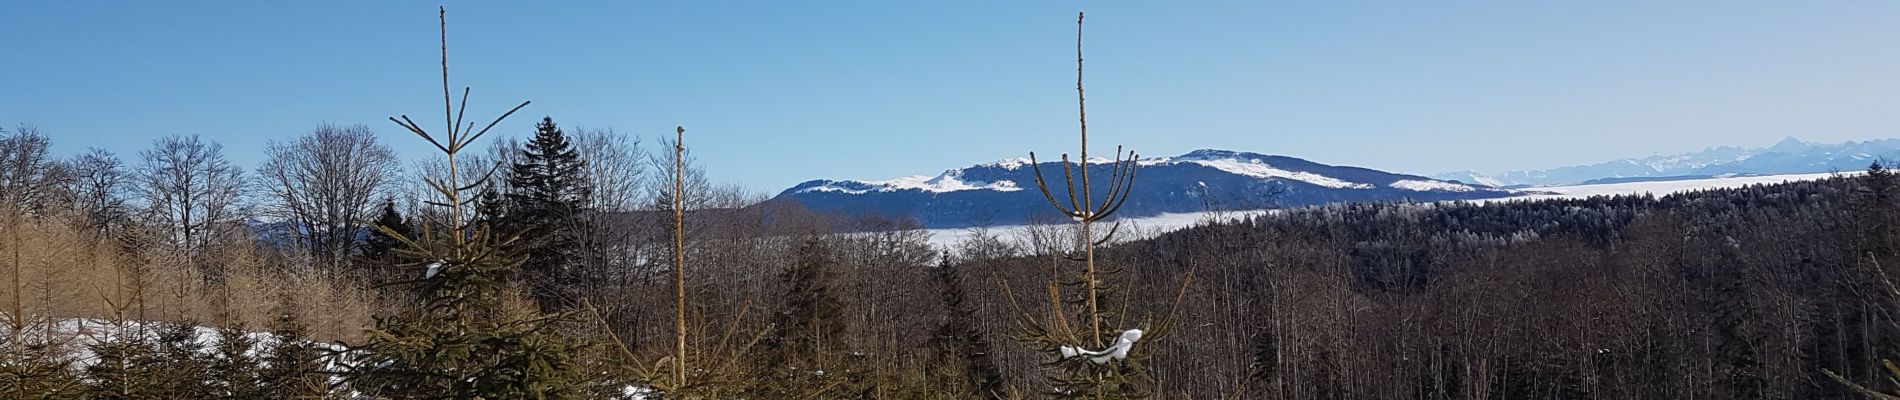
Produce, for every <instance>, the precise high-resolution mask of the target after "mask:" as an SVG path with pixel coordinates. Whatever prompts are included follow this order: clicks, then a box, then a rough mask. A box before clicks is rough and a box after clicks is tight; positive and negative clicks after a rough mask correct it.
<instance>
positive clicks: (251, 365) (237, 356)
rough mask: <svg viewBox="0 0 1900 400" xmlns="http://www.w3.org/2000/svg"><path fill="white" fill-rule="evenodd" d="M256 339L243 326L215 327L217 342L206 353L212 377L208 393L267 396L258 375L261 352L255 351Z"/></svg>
mask: <svg viewBox="0 0 1900 400" xmlns="http://www.w3.org/2000/svg"><path fill="white" fill-rule="evenodd" d="M256 346H257V340H255V339H252V338H251V337H250V336H249V335H247V334H246V333H245V332H244V331H243V330H239V329H233V328H224V329H219V330H218V343H217V345H215V346H213V347H212V350H213V352H212V353H211V354H208V356H210V357H211V358H210V360H209V362H208V364H209V365H208V366H207V367H206V369H207V371H206V372H207V373H208V375H209V376H211V377H215V378H216V379H215V380H211V381H210V386H211V387H210V388H209V389H210V391H209V392H210V393H212V394H215V395H217V396H219V397H222V398H231V399H268V398H271V397H269V396H268V394H269V393H267V392H265V390H264V389H265V385H264V381H263V379H262V376H261V375H260V374H261V373H262V372H263V365H262V363H261V361H262V358H261V357H260V356H261V354H258V353H256V352H254V349H255V348H256Z"/></svg>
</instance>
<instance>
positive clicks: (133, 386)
mask: <svg viewBox="0 0 1900 400" xmlns="http://www.w3.org/2000/svg"><path fill="white" fill-rule="evenodd" d="M114 337H115V338H116V340H102V341H99V342H96V343H93V344H92V345H91V346H89V347H90V349H91V350H92V354H93V355H94V357H97V358H98V359H97V361H95V362H94V363H93V364H92V365H89V366H86V377H87V378H89V379H88V382H89V385H88V387H87V391H86V392H87V393H86V397H87V398H92V399H110V400H130V399H158V398H161V397H159V386H158V384H159V379H160V378H159V377H158V376H154V375H152V374H151V373H150V371H148V370H147V368H146V367H147V366H149V365H150V364H151V362H152V360H155V359H156V358H157V355H156V354H154V353H153V352H152V347H151V346H150V341H149V340H148V339H145V338H144V335H137V334H134V335H125V334H118V335H114Z"/></svg>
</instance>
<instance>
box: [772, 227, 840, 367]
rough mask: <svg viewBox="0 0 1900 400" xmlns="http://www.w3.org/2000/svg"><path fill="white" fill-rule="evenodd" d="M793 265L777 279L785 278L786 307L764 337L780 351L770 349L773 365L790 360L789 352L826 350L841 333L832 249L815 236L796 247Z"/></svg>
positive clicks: (803, 352) (805, 353) (793, 353)
mask: <svg viewBox="0 0 1900 400" xmlns="http://www.w3.org/2000/svg"><path fill="white" fill-rule="evenodd" d="M794 257H795V261H794V262H793V264H792V268H790V269H787V270H785V273H784V274H782V275H780V277H779V278H780V279H781V280H783V281H785V283H786V290H785V306H784V308H783V309H781V310H780V311H779V313H778V315H777V320H776V323H775V324H774V325H773V326H775V327H776V328H777V330H776V331H775V332H773V334H772V336H771V337H770V338H768V339H767V340H769V341H771V342H770V343H768V345H771V346H776V347H777V348H778V349H779V351H774V352H772V354H773V356H772V364H774V365H782V364H785V363H787V362H790V361H792V360H790V356H792V355H816V354H822V353H825V352H827V351H829V350H830V349H829V347H830V346H829V341H830V340H835V339H836V338H839V337H840V334H841V333H842V332H844V321H843V318H842V314H843V309H844V306H843V305H842V304H839V303H838V299H837V298H836V297H833V295H832V293H831V263H832V262H833V261H832V259H831V249H830V247H829V246H827V245H826V244H825V243H824V242H823V241H822V240H820V239H817V238H812V239H806V240H805V242H804V243H802V244H800V245H799V246H798V250H797V254H796V255H795V256H794Z"/></svg>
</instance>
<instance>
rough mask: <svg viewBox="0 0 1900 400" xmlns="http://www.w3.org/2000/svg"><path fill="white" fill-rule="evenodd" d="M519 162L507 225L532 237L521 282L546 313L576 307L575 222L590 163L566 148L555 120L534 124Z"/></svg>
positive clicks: (511, 184)
mask: <svg viewBox="0 0 1900 400" xmlns="http://www.w3.org/2000/svg"><path fill="white" fill-rule="evenodd" d="M521 161H522V162H520V163H516V164H514V165H513V166H512V167H513V168H512V169H510V170H509V173H508V187H509V191H508V193H507V203H508V210H507V211H508V213H507V219H508V224H512V226H514V227H519V228H520V231H521V232H523V234H524V235H526V236H527V237H528V238H530V239H529V240H528V241H526V242H525V243H523V246H524V247H525V248H526V252H527V260H526V261H525V262H523V263H522V265H521V270H522V273H523V281H524V283H525V284H527V285H528V287H529V290H530V294H531V295H532V296H533V297H534V300H535V302H536V303H537V304H540V305H541V307H542V309H544V310H553V309H558V308H564V307H568V306H573V304H568V303H570V302H572V301H573V300H571V299H572V298H574V293H567V292H566V290H567V289H572V288H576V287H579V286H580V285H579V283H580V282H579V278H580V277H579V275H578V274H577V273H576V272H575V270H576V266H575V265H574V263H575V262H576V261H577V260H578V259H579V257H578V256H577V255H576V254H575V253H576V252H577V251H578V250H579V245H578V243H579V241H578V239H577V238H576V234H577V233H579V232H580V230H579V227H578V226H575V224H578V223H580V219H579V218H576V217H577V216H579V215H580V213H581V212H582V211H584V210H585V209H586V207H587V201H588V196H589V195H590V193H591V188H590V187H589V186H588V183H587V180H586V177H585V176H583V175H582V174H583V172H584V171H583V170H582V168H584V167H585V166H586V161H584V160H582V159H581V158H580V154H579V153H578V152H576V151H575V150H574V149H573V147H572V146H571V145H570V144H569V143H568V138H567V135H566V134H565V133H563V132H561V128H560V127H558V126H555V124H554V119H553V118H542V119H541V123H539V124H536V125H535V132H534V138H532V139H530V140H528V141H527V142H526V143H524V144H523V146H522V149H521Z"/></svg>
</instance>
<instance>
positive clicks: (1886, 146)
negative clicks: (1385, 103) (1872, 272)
mask: <svg viewBox="0 0 1900 400" xmlns="http://www.w3.org/2000/svg"><path fill="white" fill-rule="evenodd" d="M1876 159H1886V160H1895V159H1900V139H1876V140H1868V141H1860V142H1854V141H1849V142H1844V143H1839V144H1823V143H1814V142H1805V141H1802V140H1800V139H1796V138H1794V137H1786V138H1783V139H1781V140H1780V141H1779V142H1776V143H1775V144H1774V145H1772V146H1769V147H1762V148H1754V149H1745V148H1740V147H1734V146H1718V147H1710V148H1707V149H1703V150H1702V151H1698V152H1693V153H1683V154H1665V155H1653V156H1649V157H1642V158H1625V159H1619V160H1611V161H1608V162H1603V163H1599V164H1591V165H1577V166H1569V167H1561V168H1553V169H1547V170H1535V171H1511V172H1504V173H1497V174H1478V173H1474V172H1470V171H1460V172H1452V173H1444V174H1437V175H1433V177H1434V178H1439V179H1448V180H1457V181H1461V182H1469V183H1480V184H1486V185H1491V186H1498V187H1507V186H1551V185H1569V184H1577V183H1581V182H1592V181H1640V180H1654V179H1682V178H1693V177H1715V176H1723V175H1776V174H1802V173H1818V172H1829V171H1835V170H1840V171H1851V170H1858V169H1863V168H1866V167H1867V164H1868V163H1871V162H1873V161H1874V160H1876Z"/></svg>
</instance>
